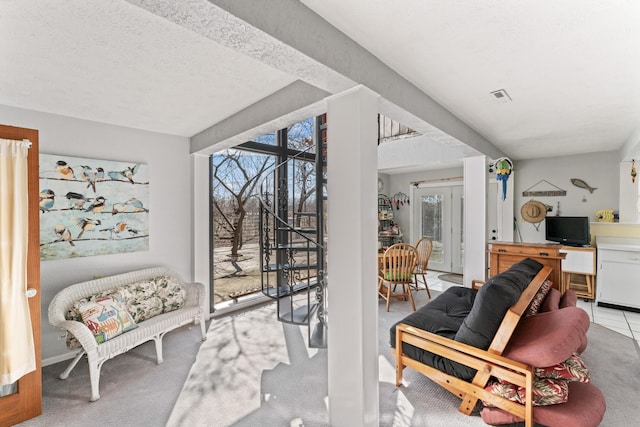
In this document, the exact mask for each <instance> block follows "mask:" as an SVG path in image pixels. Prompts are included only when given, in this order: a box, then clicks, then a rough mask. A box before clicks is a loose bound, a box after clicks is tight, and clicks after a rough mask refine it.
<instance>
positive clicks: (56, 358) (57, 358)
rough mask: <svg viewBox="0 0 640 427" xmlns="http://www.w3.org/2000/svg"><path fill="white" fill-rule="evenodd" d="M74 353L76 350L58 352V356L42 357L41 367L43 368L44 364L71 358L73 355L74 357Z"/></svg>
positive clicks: (52, 363) (47, 364)
mask: <svg viewBox="0 0 640 427" xmlns="http://www.w3.org/2000/svg"><path fill="white" fill-rule="evenodd" d="M76 354H78V352H77V351H72V352H70V353H65V354H60V355H58V356H53V357H48V358H46V359H42V367H43V368H44V367H45V366H49V365H54V364H56V363H60V362H64V361H65V360H70V359H73V358H74V357H76Z"/></svg>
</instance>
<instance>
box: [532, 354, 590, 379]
mask: <svg viewBox="0 0 640 427" xmlns="http://www.w3.org/2000/svg"><path fill="white" fill-rule="evenodd" d="M534 374H535V376H536V377H538V378H551V379H555V380H565V381H577V382H581V383H588V382H589V370H588V369H587V367H586V366H585V364H584V362H583V361H582V358H581V357H580V356H578V355H577V354H576V353H574V354H573V355H571V357H569V358H568V359H567V360H565V361H564V362H560V363H558V364H556V365H553V366H548V367H546V368H535V371H534Z"/></svg>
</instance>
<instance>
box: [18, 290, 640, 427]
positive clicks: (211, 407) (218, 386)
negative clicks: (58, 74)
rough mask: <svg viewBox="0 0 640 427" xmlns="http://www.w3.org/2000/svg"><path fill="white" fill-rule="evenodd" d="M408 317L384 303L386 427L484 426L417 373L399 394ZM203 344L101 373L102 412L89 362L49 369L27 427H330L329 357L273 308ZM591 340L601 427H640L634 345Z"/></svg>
mask: <svg viewBox="0 0 640 427" xmlns="http://www.w3.org/2000/svg"><path fill="white" fill-rule="evenodd" d="M437 294H439V293H438V292H437V291H434V290H432V295H433V296H434V297H435V296H436V295H437ZM415 297H416V305H418V306H420V305H422V304H424V303H425V302H426V292H423V291H421V292H418V293H417V294H415ZM409 310H410V309H409V308H408V303H404V302H395V301H394V302H393V303H392V304H391V308H390V312H389V313H387V312H386V311H385V309H384V303H383V302H380V311H379V313H380V319H379V345H380V352H379V356H378V360H379V366H380V425H381V426H436V427H437V426H484V425H485V424H484V423H483V422H482V420H481V419H480V418H479V417H478V416H472V417H467V416H465V415H462V414H460V413H458V412H457V406H458V399H457V398H455V397H454V396H453V395H451V394H449V393H448V392H446V391H444V389H442V388H440V387H439V386H436V385H435V384H434V383H432V382H431V381H430V380H429V379H427V378H425V377H423V376H422V375H420V374H418V373H416V372H413V371H412V370H411V369H406V370H405V374H404V380H405V383H404V386H403V387H401V388H399V389H398V388H396V387H395V385H394V378H395V377H394V375H395V374H394V368H393V362H394V359H393V357H392V355H391V352H390V349H389V346H388V342H387V341H388V330H389V327H390V326H391V325H392V324H393V323H395V322H396V321H397V320H400V319H402V318H403V317H404V316H406V315H407V314H408V313H409ZM199 335H200V332H199V327H197V326H196V327H193V326H191V325H189V326H186V327H183V328H180V329H178V330H176V331H173V332H171V333H169V334H167V336H166V337H165V339H164V357H165V360H164V363H162V364H161V365H156V364H155V363H154V361H155V359H154V355H155V351H154V346H153V343H152V342H149V343H146V344H143V345H141V346H139V347H136V348H135V349H132V350H130V351H129V352H127V353H125V354H122V355H120V356H118V357H115V358H114V359H112V360H109V361H108V362H106V363H105V364H104V366H103V368H102V375H101V381H100V392H101V396H102V397H101V398H100V400H98V401H97V402H93V403H91V402H89V401H88V398H89V378H88V368H87V364H86V361H84V360H83V361H81V362H80V363H79V364H78V366H77V367H76V368H75V370H74V371H73V372H72V373H71V375H70V376H69V378H68V379H67V380H64V381H63V380H60V379H58V378H57V376H58V374H59V373H60V372H62V370H64V368H65V367H66V365H67V363H68V362H61V363H58V364H55V365H51V366H47V367H45V368H44V369H43V414H42V415H41V416H39V417H37V418H34V419H33V420H30V421H27V422H25V423H23V424H20V425H21V426H47V427H48V426H72V425H89V424H95V423H96V422H97V421H96V420H100V421H99V422H100V423H102V424H115V425H136V426H149V427H156V426H157V427H161V426H164V425H167V424H168V425H170V426H256V425H260V426H265V427H271V426H303V425H304V426H326V425H327V419H328V415H327V408H326V402H327V399H326V396H327V383H326V375H327V374H326V372H327V358H326V350H313V349H312V350H309V349H308V348H307V347H306V344H305V343H306V332H304V331H303V330H301V329H300V328H299V327H296V326H292V325H287V324H283V323H279V322H277V321H275V315H274V306H273V305H270V306H264V307H260V308H258V309H256V310H251V311H248V312H245V313H242V314H237V315H234V316H229V317H226V318H222V319H215V320H213V321H212V323H211V325H210V327H209V331H208V340H207V341H205V342H204V343H202V345H200V337H199ZM588 338H589V346H588V347H587V350H586V351H585V352H584V353H583V355H582V357H583V359H584V360H585V363H586V365H587V367H588V368H589V369H590V371H591V379H592V381H593V382H594V384H596V385H597V386H598V387H599V388H600V390H601V391H602V392H603V394H604V395H605V398H606V400H607V412H606V414H605V418H604V420H603V423H602V424H601V425H602V426H605V427H626V426H635V425H637V420H638V419H640V409H639V407H638V405H637V402H638V397H640V391H639V390H640V357H639V352H638V349H637V348H636V344H635V341H633V340H632V339H630V338H627V337H625V336H624V335H621V334H618V333H616V332H613V331H611V330H609V329H606V328H604V327H601V326H599V325H596V324H593V323H592V324H591V327H590V329H589V332H588ZM199 347H200V351H198V348H199ZM196 355H197V357H196ZM185 379H186V381H185ZM183 384H184V386H183ZM167 420H168V422H167Z"/></svg>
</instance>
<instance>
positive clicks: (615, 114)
mask: <svg viewBox="0 0 640 427" xmlns="http://www.w3.org/2000/svg"><path fill="white" fill-rule="evenodd" d="M300 4H304V5H306V6H308V7H309V8H311V9H312V10H313V11H315V12H316V13H317V14H318V15H320V16H321V17H322V18H323V19H325V20H326V21H328V22H329V23H330V24H332V25H333V26H335V27H336V28H338V29H339V30H340V31H342V32H343V33H345V34H346V35H347V36H348V37H350V38H351V39H353V40H354V41H355V42H356V43H357V44H358V45H360V46H362V47H364V48H365V49H366V50H368V51H369V52H371V53H372V54H373V55H374V56H375V57H376V58H377V59H379V60H380V61H382V62H383V63H384V64H386V65H388V66H389V67H391V68H392V69H393V71H395V72H396V73H397V74H398V75H399V76H401V77H403V78H405V79H407V80H408V81H409V82H410V83H412V84H413V85H414V86H415V87H416V88H418V89H419V90H422V91H423V92H424V93H425V94H427V95H428V96H430V97H431V98H433V99H434V100H435V101H437V102H438V103H440V104H441V105H442V106H443V107H445V108H446V109H447V110H449V111H450V112H451V113H453V115H454V116H456V117H457V118H459V119H460V120H461V121H462V122H464V123H466V124H467V125H468V126H469V127H470V128H471V129H473V130H475V131H476V132H477V133H479V134H480V135H481V136H482V137H484V138H485V139H486V140H488V141H489V142H490V143H492V144H494V145H495V146H496V147H498V148H499V149H500V150H502V151H503V152H504V153H506V154H507V155H509V156H511V157H513V158H514V159H522V158H538V157H549V156H554V155H565V154H574V153H583V152H593V151H606V150H616V149H620V148H621V147H622V146H623V145H624V144H625V143H626V146H627V147H629V146H631V147H632V148H634V147H633V146H634V144H629V142H630V141H631V142H633V141H632V140H633V138H636V139H640V73H638V70H639V69H640V49H639V48H638V45H639V43H640V25H638V22H640V2H637V1H635V0H616V1H610V2H603V1H601V0H597V1H596V0H563V1H561V2H557V1H552V0H539V1H536V2H531V1H525V0H513V1H509V2H496V1H495V0H480V1H474V2H462V1H451V0H403V1H401V2H391V1H388V0H349V1H344V0H302V1H301V2H297V1H295V0H278V1H275V0H272V1H265V0H255V1H252V2H250V3H249V2H247V3H234V2H232V1H226V0H211V1H207V0H172V1H170V0H153V1H152V0H128V1H123V0H114V1H108V2H105V1H99V0H86V1H85V0H56V1H46V0H0V54H2V57H3V58H4V60H3V64H2V65H0V104H5V105H10V106H16V107H22V108H27V109H33V110H38V111H45V112H52V113H56V114H60V115H65V116H71V117H78V118H84V119H89V120H95V121H100V122H105V123H113V124H118V125H122V126H129V127H133V128H138V129H144V130H151V131H156V132H162V133H168V134H175V135H182V136H193V135H195V134H197V133H198V132H200V131H202V130H204V129H207V128H210V127H212V126H215V125H216V124H219V123H221V122H224V120H225V119H227V118H229V117H231V116H233V115H234V114H237V113H238V112H241V111H242V110H243V109H245V108H247V107H250V106H252V105H255V104H256V103H258V102H259V101H260V100H262V99H264V98H266V97H269V96H270V95H272V94H274V93H276V92H278V91H279V90H281V89H283V88H285V87H287V86H288V85H290V84H291V83H292V82H295V81H297V80H301V81H304V82H305V83H306V84H309V85H314V86H317V87H319V88H322V90H326V91H328V92H330V93H337V92H339V91H341V90H344V89H346V88H348V87H350V86H351V85H353V84H357V83H361V82H359V81H353V80H350V77H352V76H350V75H347V74H348V73H344V72H342V73H340V72H339V71H338V70H337V69H338V68H339V67H336V66H335V65H331V64H323V63H322V62H321V61H319V60H317V59H314V58H317V56H314V55H313V53H314V52H300V51H298V50H296V48H294V47H291V46H289V45H288V43H289V44H291V41H292V39H289V42H288V43H287V42H283V41H281V40H279V39H280V36H281V35H285V34H286V32H287V31H286V30H287V29H286V28H284V27H283V26H282V22H281V23H280V27H278V26H277V25H274V27H275V29H273V31H271V35H267V36H265V34H264V33H263V32H262V31H261V30H257V29H256V28H254V27H253V26H252V25H250V24H247V23H246V22H243V21H242V20H241V19H237V18H236V17H234V16H232V15H231V14H229V13H227V12H225V11H224V8H229V7H231V8H233V7H244V8H245V10H250V11H251V12H253V13H255V14H257V15H260V14H262V15H264V16H269V18H271V17H274V16H276V15H278V14H279V16H285V17H286V19H290V20H289V22H291V23H292V24H293V23H294V22H295V24H296V25H300V22H298V21H296V19H300V17H301V16H307V17H308V15H305V14H303V15H296V13H299V12H300V8H299V7H298V6H300ZM294 6H295V7H294ZM267 7H272V9H273V10H271V9H268V8H267ZM252 8H253V9H255V10H252ZM278 8H280V9H278ZM289 17H290V18H289ZM303 20H304V19H303ZM305 22H306V21H305ZM315 23H316V24H317V21H316V22H315ZM303 24H304V23H303ZM306 25H307V26H308V28H309V30H308V31H309V33H312V32H314V31H315V32H317V31H320V29H321V28H324V27H323V26H322V25H321V26H319V27H314V26H313V23H311V22H309V23H308V24H306ZM284 26H285V27H286V26H288V25H287V21H285V22H284ZM319 28H320V29H319ZM315 36H318V34H315ZM320 40H322V38H321V37H320ZM293 44H295V43H293ZM318 49H322V46H319V47H318ZM315 53H317V52H315ZM355 57H356V56H354V58H355ZM351 60H352V58H350V57H348V56H345V58H344V61H345V63H349V61H351ZM376 71H378V70H375V69H372V70H371V72H372V73H375V72H376ZM393 84H394V82H392V81H390V82H389V85H393ZM387 89H389V88H387ZM390 89H391V90H393V86H391V87H390ZM498 89H506V90H507V92H508V93H509V95H510V96H511V98H512V102H509V103H498V102H496V101H495V100H494V99H492V97H491V95H490V92H492V91H495V90H498ZM413 118H414V119H415V117H413ZM421 120H424V118H422V119H421ZM408 124H410V125H412V126H413V123H408ZM445 140H446V138H445ZM441 142H442V141H441ZM454 145H455V141H454ZM635 145H640V144H635ZM472 151H473V150H472ZM623 151H624V154H625V155H626V156H635V157H640V153H639V152H635V153H634V152H633V150H631V149H626V150H623Z"/></svg>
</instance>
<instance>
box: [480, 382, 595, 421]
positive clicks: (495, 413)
mask: <svg viewBox="0 0 640 427" xmlns="http://www.w3.org/2000/svg"><path fill="white" fill-rule="evenodd" d="M606 409H607V406H606V403H605V400H604V396H603V395H602V393H601V392H600V390H598V388H597V387H596V386H594V385H593V384H592V383H580V382H571V383H569V400H568V401H567V402H566V403H562V404H560V405H550V406H538V407H535V408H533V420H534V421H535V422H536V423H538V424H543V425H546V426H562V427H596V426H598V425H600V422H601V421H602V418H603V417H604V413H605V411H606ZM480 414H481V416H482V420H483V421H484V422H485V423H487V424H490V425H494V426H495V425H502V424H513V423H517V422H521V421H523V420H522V419H521V418H518V417H516V416H515V415H512V414H510V413H508V412H506V411H503V410H502V409H499V408H492V407H486V408H484V409H483V410H482V411H481V412H480Z"/></svg>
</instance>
